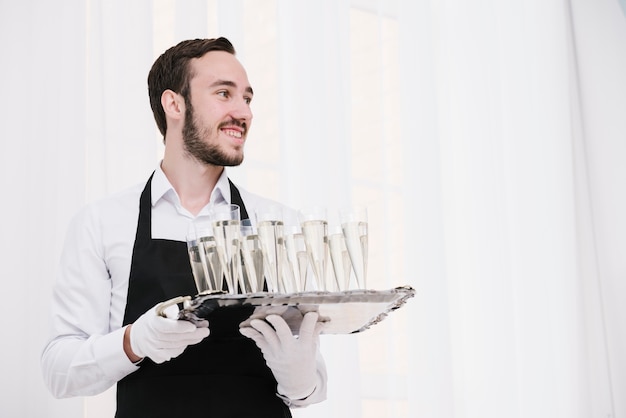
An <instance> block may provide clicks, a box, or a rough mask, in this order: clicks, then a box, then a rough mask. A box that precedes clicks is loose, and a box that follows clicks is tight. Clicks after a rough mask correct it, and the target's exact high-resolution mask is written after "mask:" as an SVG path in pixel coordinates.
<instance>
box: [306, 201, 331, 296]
mask: <svg viewBox="0 0 626 418" xmlns="http://www.w3.org/2000/svg"><path fill="white" fill-rule="evenodd" d="M299 215H300V225H301V227H302V234H303V235H304V242H305V245H306V250H307V253H308V255H309V260H310V262H311V269H312V271H313V275H314V276H315V282H316V285H317V289H320V290H327V289H328V288H329V287H332V286H328V283H326V266H327V260H328V221H327V218H326V208H323V207H320V206H314V207H310V208H305V209H303V210H301V211H300V213H299Z"/></svg>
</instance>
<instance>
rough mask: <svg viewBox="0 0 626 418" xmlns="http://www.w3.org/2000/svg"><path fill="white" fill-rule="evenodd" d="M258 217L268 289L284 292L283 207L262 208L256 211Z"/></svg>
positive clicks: (258, 229)
mask: <svg viewBox="0 0 626 418" xmlns="http://www.w3.org/2000/svg"><path fill="white" fill-rule="evenodd" d="M256 217H257V232H258V235H259V241H260V243H261V250H262V252H263V264H264V270H265V276H266V278H267V282H268V283H267V284H268V286H267V287H268V291H270V292H284V291H285V286H284V284H283V274H282V271H283V257H284V253H285V250H284V242H283V238H284V231H283V216H282V208H281V207H280V206H277V205H269V206H266V207H263V208H260V209H259V210H257V211H256Z"/></svg>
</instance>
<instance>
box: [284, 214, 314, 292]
mask: <svg viewBox="0 0 626 418" xmlns="http://www.w3.org/2000/svg"><path fill="white" fill-rule="evenodd" d="M284 242H285V253H286V257H285V258H286V264H287V268H286V270H287V273H286V274H288V275H289V277H290V279H291V280H292V282H293V285H294V289H295V290H294V292H304V291H305V290H306V288H307V272H308V267H309V256H308V254H307V252H306V244H305V242H304V235H303V234H302V232H301V230H300V227H296V226H292V227H290V228H289V231H288V232H287V233H285V241H284Z"/></svg>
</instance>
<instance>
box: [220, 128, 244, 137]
mask: <svg viewBox="0 0 626 418" xmlns="http://www.w3.org/2000/svg"><path fill="white" fill-rule="evenodd" d="M224 133H225V134H226V135H228V136H232V137H233V138H241V132H239V131H232V130H225V131H224Z"/></svg>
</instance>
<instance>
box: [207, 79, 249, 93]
mask: <svg viewBox="0 0 626 418" xmlns="http://www.w3.org/2000/svg"><path fill="white" fill-rule="evenodd" d="M218 86H228V87H237V84H236V83H235V82H234V81H230V80H217V81H215V82H213V83H212V84H211V87H218ZM246 92H248V93H250V94H252V95H254V91H253V90H252V87H250V86H248V87H246Z"/></svg>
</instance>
